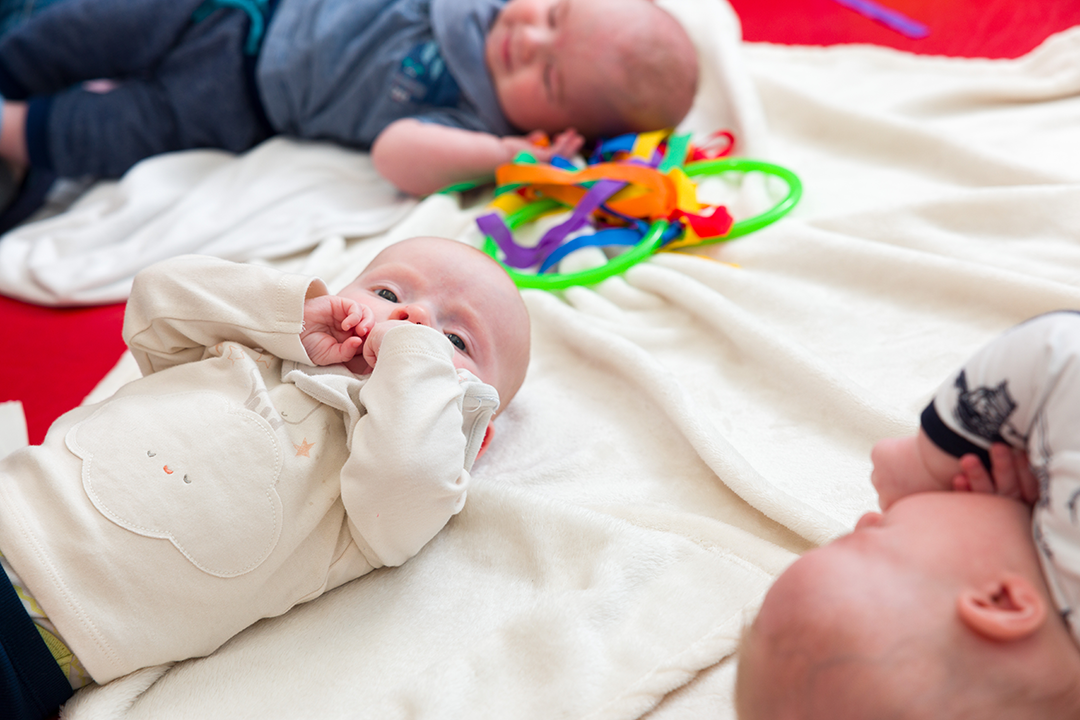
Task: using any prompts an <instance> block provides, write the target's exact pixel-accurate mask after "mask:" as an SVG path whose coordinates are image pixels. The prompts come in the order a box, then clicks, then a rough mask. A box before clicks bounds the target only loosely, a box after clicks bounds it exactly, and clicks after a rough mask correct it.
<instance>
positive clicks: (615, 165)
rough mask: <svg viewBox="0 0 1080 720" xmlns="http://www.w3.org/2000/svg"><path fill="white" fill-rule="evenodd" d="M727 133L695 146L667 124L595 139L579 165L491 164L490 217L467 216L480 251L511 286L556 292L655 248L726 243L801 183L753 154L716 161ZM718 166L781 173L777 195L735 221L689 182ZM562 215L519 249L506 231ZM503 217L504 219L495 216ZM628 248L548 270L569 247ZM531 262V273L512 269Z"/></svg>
mask: <svg viewBox="0 0 1080 720" xmlns="http://www.w3.org/2000/svg"><path fill="white" fill-rule="evenodd" d="M733 147H734V137H733V136H732V135H731V133H728V132H726V131H721V132H719V133H714V135H712V136H710V138H708V139H707V141H706V143H705V144H704V145H703V146H702V147H695V146H693V145H692V144H691V142H690V135H689V134H684V135H674V134H672V132H671V131H670V130H665V131H658V132H652V133H643V134H641V135H622V136H619V137H616V138H613V139H611V140H607V141H604V142H602V143H600V144H599V145H598V146H597V148H596V150H595V151H594V152H593V154H592V157H591V158H590V159H589V162H588V164H587V165H586V166H585V167H584V168H578V167H576V166H574V165H573V164H572V163H570V162H569V161H568V160H565V159H563V158H560V157H556V158H554V159H553V160H552V162H551V163H550V164H548V163H538V162H537V161H536V159H535V158H533V157H532V156H530V155H528V154H527V153H522V154H520V155H518V157H516V158H515V159H514V162H513V163H510V164H507V165H503V166H501V167H499V168H498V169H497V170H496V173H495V180H496V189H495V195H496V197H495V199H494V200H493V201H492V203H491V204H492V206H493V207H495V208H496V209H497V210H499V211H501V213H502V215H500V214H499V213H490V214H487V215H484V216H481V217H479V218H477V220H476V222H477V225H478V226H479V228H480V231H481V232H482V233H484V235H485V243H484V251H485V252H487V253H488V254H489V255H491V256H492V257H495V258H496V259H499V260H500V261H501V262H502V264H503V266H504V267H505V268H506V270H507V272H508V273H509V274H510V276H511V277H512V278H513V279H514V282H515V283H516V284H517V285H518V287H523V288H524V287H530V288H541V289H546V290H561V289H564V288H566V287H570V286H571V285H592V284H595V283H597V282H600V281H601V280H603V279H605V278H608V277H611V276H612V275H615V274H617V273H621V272H623V271H625V270H626V269H627V268H629V267H631V266H632V265H634V264H636V263H638V262H641V261H642V260H644V259H645V258H647V257H648V256H650V255H652V254H653V253H655V252H657V251H659V250H675V249H679V248H685V247H691V246H695V245H704V244H709V243H715V242H721V241H725V240H730V239H733V238H735V237H739V236H742V235H745V234H747V233H750V232H753V231H754V230H757V229H760V228H762V227H764V226H765V225H768V224H769V223H772V222H775V221H776V220H777V219H779V218H780V217H782V216H783V215H785V214H787V213H788V212H789V211H790V210H791V209H792V208H793V207H794V206H795V204H796V203H797V202H798V201H799V197H800V196H801V194H802V184H801V183H800V182H799V179H798V177H797V176H796V175H795V174H794V173H792V172H791V171H790V170H787V169H785V168H782V167H779V166H776V165H772V164H769V163H764V162H760V161H756V160H747V159H742V158H725V157H724V156H726V155H727V154H728V153H730V152H731V150H732V149H733ZM727 172H741V173H748V172H763V173H766V174H768V175H772V176H776V177H779V178H781V179H782V180H783V181H784V182H785V183H786V184H787V187H788V193H787V196H786V197H785V198H784V199H783V200H781V201H780V202H779V203H777V204H776V205H775V206H774V207H772V208H771V209H770V210H768V211H766V212H765V213H762V214H761V215H757V216H755V217H753V218H748V219H746V220H742V221H739V222H736V221H735V220H734V219H733V218H732V217H731V215H730V214H729V213H728V211H727V209H726V208H725V207H723V206H722V205H707V204H703V203H701V202H700V201H699V200H698V198H697V186H696V184H695V183H694V178H697V177H702V176H712V175H719V174H722V173H727ZM568 210H569V216H568V217H567V218H566V219H565V220H563V221H562V222H560V223H559V224H558V225H556V226H554V227H552V228H550V229H549V230H548V231H547V232H545V233H544V234H543V236H542V237H541V238H540V240H539V242H537V243H536V244H535V245H532V246H523V245H521V244H519V243H517V242H516V241H515V240H514V237H513V232H512V231H513V230H514V229H516V228H518V227H520V226H522V225H524V224H525V223H528V222H533V221H535V220H537V219H539V218H540V217H543V216H545V215H550V214H553V213H560V212H562V213H565V212H567V211H568ZM504 216H505V217H504ZM616 246H629V247H630V249H629V250H627V251H626V252H623V253H621V254H619V255H616V256H614V257H613V258H611V259H610V260H609V261H608V262H607V263H606V264H604V265H602V266H600V267H596V268H590V269H588V270H583V271H580V272H573V273H565V274H559V273H556V272H553V271H554V269H555V268H556V266H557V265H558V263H559V262H560V261H561V260H562V259H563V258H565V257H566V256H567V255H569V254H570V253H572V252H574V251H576V250H580V249H582V248H586V247H616ZM525 268H535V273H524V272H520V270H521V269H525Z"/></svg>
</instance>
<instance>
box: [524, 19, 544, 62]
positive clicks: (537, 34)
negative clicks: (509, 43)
mask: <svg viewBox="0 0 1080 720" xmlns="http://www.w3.org/2000/svg"><path fill="white" fill-rule="evenodd" d="M550 45H551V31H550V30H549V29H548V28H547V26H546V25H527V26H525V27H523V28H522V29H521V50H522V52H521V60H523V61H524V62H527V63H531V62H535V61H536V60H537V59H538V58H540V57H543V54H544V53H545V52H547V49H548V47H549V46H550Z"/></svg>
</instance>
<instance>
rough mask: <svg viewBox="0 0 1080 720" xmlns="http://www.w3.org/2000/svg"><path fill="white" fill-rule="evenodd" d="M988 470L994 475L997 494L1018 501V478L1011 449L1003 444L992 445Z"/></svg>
mask: <svg viewBox="0 0 1080 720" xmlns="http://www.w3.org/2000/svg"><path fill="white" fill-rule="evenodd" d="M990 470H991V472H993V474H994V485H995V486H996V487H997V494H998V495H1001V496H1003V497H1008V498H1013V499H1014V500H1019V499H1020V477H1019V474H1018V473H1017V468H1016V462H1015V461H1014V459H1013V453H1012V448H1011V447H1009V446H1008V445H1006V444H1004V443H994V444H993V445H991V446H990Z"/></svg>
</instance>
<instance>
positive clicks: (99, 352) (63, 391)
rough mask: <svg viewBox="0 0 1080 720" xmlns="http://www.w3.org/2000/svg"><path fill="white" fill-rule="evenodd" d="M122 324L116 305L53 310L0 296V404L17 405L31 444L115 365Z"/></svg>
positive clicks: (120, 308) (121, 311) (120, 349)
mask: <svg viewBox="0 0 1080 720" xmlns="http://www.w3.org/2000/svg"><path fill="white" fill-rule="evenodd" d="M0 242H2V240H0ZM123 320H124V306H123V305H122V304H121V305H104V306H101V307H90V308H72V309H57V308H44V307H38V306H36V305H28V304H26V303H23V302H19V301H18V300H12V299H10V298H6V297H3V296H0V329H2V330H0V333H2V339H0V402H2V401H4V400H21V401H22V403H23V410H24V411H25V413H26V426H27V432H28V434H29V436H30V442H31V443H33V444H37V443H40V442H41V440H42V439H43V438H44V437H45V431H46V430H48V429H49V425H51V424H52V421H53V420H55V419H56V418H58V417H59V416H60V415H62V414H63V413H65V412H67V411H68V410H70V409H71V408H73V407H75V406H76V405H78V404H79V403H80V402H82V399H83V398H84V397H86V395H87V393H89V392H90V391H91V390H93V389H94V386H95V385H97V384H98V383H99V382H101V378H103V377H105V374H106V373H107V372H109V370H111V369H112V367H113V365H115V364H116V361H117V360H118V359H119V358H120V355H121V354H122V353H123V352H124V341H123V340H122V339H121V338H120V328H121V325H122V324H123Z"/></svg>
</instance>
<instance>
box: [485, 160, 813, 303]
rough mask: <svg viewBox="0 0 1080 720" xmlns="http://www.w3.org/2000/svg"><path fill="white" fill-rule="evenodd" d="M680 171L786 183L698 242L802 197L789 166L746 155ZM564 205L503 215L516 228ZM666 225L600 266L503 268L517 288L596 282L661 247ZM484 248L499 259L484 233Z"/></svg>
mask: <svg viewBox="0 0 1080 720" xmlns="http://www.w3.org/2000/svg"><path fill="white" fill-rule="evenodd" d="M683 171H684V172H685V173H686V174H687V175H688V176H689V177H692V178H694V177H699V176H703V175H704V176H712V175H720V174H721V173H725V172H741V173H749V172H761V173H765V174H766V175H772V176H774V177H778V178H780V179H781V180H783V181H784V182H785V183H786V184H787V187H788V192H787V195H786V196H785V197H784V198H783V199H782V200H780V202H778V203H777V204H776V205H774V206H773V207H771V208H769V209H768V210H766V211H765V212H763V213H761V214H759V215H755V216H753V217H750V218H746V219H745V220H740V221H738V222H736V223H734V224H733V225H732V226H731V230H729V231H728V233H727V234H726V235H724V236H723V237H718V238H710V239H707V240H704V241H702V242H701V243H697V244H700V245H711V244H713V243H717V242H724V241H727V240H732V239H734V238H737V237H742V236H743V235H748V234H749V233H752V232H754V231H755V230H760V229H761V228H763V227H765V226H766V225H769V224H771V223H774V222H776V221H777V220H779V219H780V218H782V217H783V216H784V215H786V214H788V213H789V212H791V209H792V208H794V207H795V205H796V204H797V203H798V202H799V198H800V197H802V183H801V182H800V181H799V178H798V176H797V175H796V174H795V173H793V172H791V171H790V170H788V169H787V168H783V167H780V166H779V165H773V164H772V163H767V162H762V161H760V160H747V159H745V158H723V159H720V160H701V161H698V162H693V163H690V164H688V165H686V166H685V167H684V168H683ZM560 207H564V206H563V205H562V203H560V202H557V201H555V200H551V199H544V200H539V201H537V202H534V203H530V204H528V205H526V206H525V207H523V208H521V209H519V210H517V211H515V212H512V213H510V214H509V215H507V216H506V221H505V222H506V226H507V227H508V228H509V229H510V230H515V229H517V228H518V227H520V226H521V225H524V224H525V223H528V222H532V221H533V220H535V219H536V218H538V217H539V216H541V215H543V214H544V213H546V212H549V211H551V210H555V209H557V208H560ZM667 228H668V222H667V220H657V221H655V222H653V224H652V225H651V226H650V227H649V230H648V232H646V233H645V235H644V237H642V238H641V241H640V242H639V243H638V244H637V245H635V246H634V247H633V248H631V249H630V250H627V251H626V252H624V253H622V254H620V255H616V256H615V257H613V258H612V259H611V260H609V261H608V262H607V263H605V264H603V265H601V266H600V267H595V268H590V269H588V270H581V271H579V272H573V273H561V274H559V273H546V274H544V275H537V274H532V273H523V272H519V271H517V270H515V269H513V268H510V267H507V266H506V264H505V263H501V264H502V265H503V267H504V268H505V269H506V272H507V273H508V274H509V275H510V278H511V279H512V280H513V281H514V284H515V285H517V286H518V287H519V288H536V289H540V290H565V289H566V288H568V287H572V286H574V285H595V284H596V283H599V282H600V281H602V280H606V279H607V278H609V277H611V276H612V275H617V274H619V273H621V272H625V271H626V270H628V269H629V268H630V267H631V266H633V265H636V264H637V263H639V262H641V261H642V260H645V259H646V258H648V257H649V256H650V255H652V254H653V253H655V252H656V251H657V250H659V249H660V245H661V240H662V239H663V236H664V231H666V230H667ZM483 249H484V252H486V253H487V254H488V255H490V256H491V257H493V258H496V259H498V254H497V253H498V250H499V246H498V245H497V244H496V243H495V241H494V240H493V239H492V238H491V236H489V235H485V236H484V248H483Z"/></svg>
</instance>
